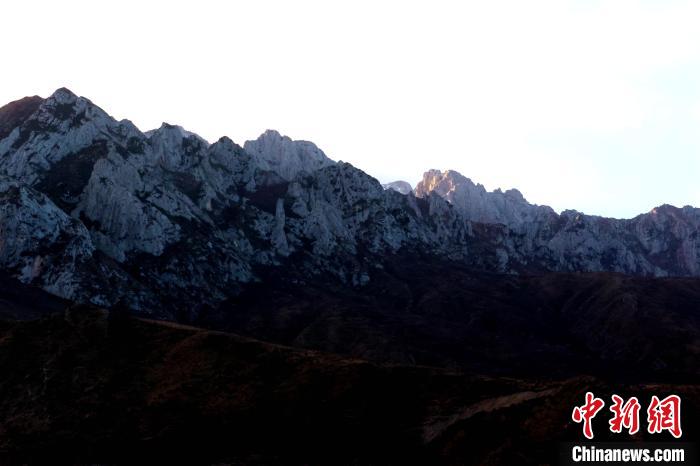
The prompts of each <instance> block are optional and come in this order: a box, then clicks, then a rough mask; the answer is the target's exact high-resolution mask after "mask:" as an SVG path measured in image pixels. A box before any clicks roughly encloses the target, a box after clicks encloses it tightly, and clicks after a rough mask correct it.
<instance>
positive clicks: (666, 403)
mask: <svg viewBox="0 0 700 466" xmlns="http://www.w3.org/2000/svg"><path fill="white" fill-rule="evenodd" d="M647 420H648V422H649V427H648V429H647V430H648V431H649V433H650V434H656V433H659V432H663V431H664V430H667V431H669V432H670V433H671V435H673V436H674V437H675V438H680V437H681V435H683V431H682V430H681V398H680V397H679V396H678V395H670V396H667V397H666V398H664V399H663V400H659V397H657V396H656V395H654V396H652V397H651V403H649V409H647Z"/></svg>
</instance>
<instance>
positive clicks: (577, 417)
mask: <svg viewBox="0 0 700 466" xmlns="http://www.w3.org/2000/svg"><path fill="white" fill-rule="evenodd" d="M603 406H605V402H604V401H603V400H601V399H600V398H596V397H595V396H594V395H593V393H591V392H587V393H586V403H585V404H584V405H583V406H576V407H575V408H574V411H573V412H572V413H571V419H573V420H574V422H577V423H581V422H583V435H585V436H586V438H587V439H589V440H590V439H592V438H593V426H592V422H591V421H592V420H593V418H594V417H595V415H596V414H598V411H600V410H601V409H603Z"/></svg>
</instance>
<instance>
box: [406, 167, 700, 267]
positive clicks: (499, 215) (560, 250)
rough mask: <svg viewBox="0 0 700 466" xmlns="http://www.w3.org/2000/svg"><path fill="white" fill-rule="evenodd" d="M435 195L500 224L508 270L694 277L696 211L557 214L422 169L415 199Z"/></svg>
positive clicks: (510, 194) (699, 251)
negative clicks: (624, 215)
mask: <svg viewBox="0 0 700 466" xmlns="http://www.w3.org/2000/svg"><path fill="white" fill-rule="evenodd" d="M430 193H435V194H438V195H440V196H441V197H442V198H443V199H445V200H447V201H448V202H450V204H452V205H453V206H454V207H455V208H456V209H457V210H458V212H459V213H460V214H461V215H462V216H463V217H464V218H466V219H467V220H470V221H472V222H481V223H489V224H500V225H502V226H503V230H502V241H503V247H504V249H505V250H507V251H508V260H507V263H508V266H507V267H508V268H510V269H513V270H518V269H519V268H520V267H523V266H525V267H526V268H532V269H535V270H555V271H614V272H623V273H628V274H635V275H645V276H669V275H698V274H699V273H700V242H699V241H698V234H699V231H700V209H696V208H693V207H689V206H686V207H683V208H676V207H673V206H669V205H663V206H661V207H657V208H655V209H653V210H652V211H651V212H649V213H647V214H643V215H639V216H637V217H635V218H633V219H624V220H621V219H613V218H603V217H598V216H592V215H585V214H583V213H580V212H576V211H573V210H567V211H564V212H562V213H561V214H557V213H556V212H554V210H552V209H551V208H550V207H548V206H538V205H533V204H530V203H528V202H527V201H526V200H525V198H524V197H523V195H522V194H521V193H520V192H519V191H517V190H515V189H511V190H508V191H506V192H502V191H501V190H496V191H493V192H487V191H486V189H485V188H484V187H483V186H482V185H475V184H474V183H473V182H472V181H471V180H469V179H468V178H465V177H464V176H462V175H460V174H459V173H457V172H454V171H445V172H440V171H438V170H430V171H428V172H426V173H425V174H424V176H423V180H422V181H421V182H420V183H419V184H418V185H417V186H416V189H415V194H416V196H419V197H421V196H426V195H428V194H430Z"/></svg>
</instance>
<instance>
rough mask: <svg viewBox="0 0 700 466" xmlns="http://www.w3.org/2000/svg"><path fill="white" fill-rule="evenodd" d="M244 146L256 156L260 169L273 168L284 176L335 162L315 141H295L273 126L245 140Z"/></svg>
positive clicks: (310, 170)
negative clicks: (250, 139)
mask: <svg viewBox="0 0 700 466" xmlns="http://www.w3.org/2000/svg"><path fill="white" fill-rule="evenodd" d="M243 147H244V148H245V150H246V152H248V153H249V154H251V155H252V156H253V157H255V159H256V161H257V163H258V165H259V167H260V168H261V169H263V170H270V171H274V172H275V173H277V174H278V175H279V176H281V177H282V178H284V179H285V180H291V179H293V178H294V177H296V176H297V175H298V174H299V173H302V172H306V173H311V172H313V171H315V170H318V169H319V168H323V167H327V166H329V165H332V164H333V161H332V160H331V159H329V158H328V157H326V154H324V153H323V151H322V150H321V149H319V148H318V147H316V145H315V144H314V143H312V142H309V141H292V140H291V139H290V138H288V137H287V136H282V135H281V134H280V133H278V132H277V131H274V130H267V131H265V132H264V133H263V134H262V135H261V136H260V137H259V138H258V139H256V140H254V141H246V143H245V145H244V146H243Z"/></svg>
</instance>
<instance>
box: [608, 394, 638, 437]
mask: <svg viewBox="0 0 700 466" xmlns="http://www.w3.org/2000/svg"><path fill="white" fill-rule="evenodd" d="M612 400H613V405H612V406H611V407H610V411H612V413H613V418H612V419H610V421H609V424H610V432H615V433H617V434H619V433H620V432H622V428H623V427H624V428H625V429H627V431H628V432H629V434H630V435H633V434H636V433H637V432H639V400H637V398H636V397H634V396H633V397H632V398H630V399H629V400H627V402H626V403H624V404H623V401H624V400H623V399H622V397H619V396H617V395H613V396H612Z"/></svg>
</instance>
